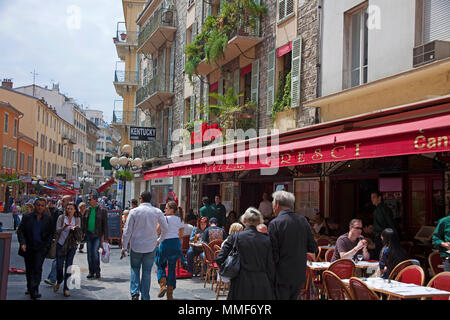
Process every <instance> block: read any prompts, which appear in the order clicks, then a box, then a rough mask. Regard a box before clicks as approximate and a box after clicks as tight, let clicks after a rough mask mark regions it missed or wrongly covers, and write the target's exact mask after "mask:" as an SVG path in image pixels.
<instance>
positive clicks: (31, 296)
mask: <svg viewBox="0 0 450 320" xmlns="http://www.w3.org/2000/svg"><path fill="white" fill-rule="evenodd" d="M41 297H42V295H41V294H40V293H39V292H36V293H34V294H30V298H31V300H38V299H40V298H41Z"/></svg>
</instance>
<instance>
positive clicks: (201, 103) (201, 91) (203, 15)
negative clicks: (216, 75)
mask: <svg viewBox="0 0 450 320" xmlns="http://www.w3.org/2000/svg"><path fill="white" fill-rule="evenodd" d="M201 11H202V13H201V14H202V17H201V21H202V24H201V27H202V30H203V23H204V22H205V18H204V17H205V0H202V10H201ZM198 30H199V28H197V32H198ZM203 81H204V79H203V75H201V76H200V105H201V106H202V105H203V90H204V88H203V86H204V82H203ZM194 108H195V106H194Z"/></svg>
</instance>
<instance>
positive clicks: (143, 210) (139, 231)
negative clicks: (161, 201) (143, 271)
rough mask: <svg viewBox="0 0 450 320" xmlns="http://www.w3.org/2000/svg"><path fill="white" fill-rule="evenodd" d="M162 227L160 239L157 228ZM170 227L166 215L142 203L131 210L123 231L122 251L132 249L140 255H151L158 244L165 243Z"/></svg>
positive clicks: (148, 204)
mask: <svg viewBox="0 0 450 320" xmlns="http://www.w3.org/2000/svg"><path fill="white" fill-rule="evenodd" d="M158 224H160V225H161V235H160V236H159V238H158V233H157V232H156V228H157V226H158ZM167 232H168V226H167V222H166V219H165V217H164V214H163V213H162V211H161V210H159V209H158V208H155V207H154V206H152V205H151V204H150V203H141V205H140V206H139V207H137V208H134V209H131V210H130V213H129V215H128V219H127V222H126V223H125V227H124V229H123V235H122V249H125V250H126V249H128V243H130V249H132V250H133V251H134V252H138V253H149V252H152V251H154V250H155V248H156V242H159V243H161V242H163V241H164V239H165V238H166V236H167Z"/></svg>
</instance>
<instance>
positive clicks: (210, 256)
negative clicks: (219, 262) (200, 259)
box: [202, 243, 215, 264]
mask: <svg viewBox="0 0 450 320" xmlns="http://www.w3.org/2000/svg"><path fill="white" fill-rule="evenodd" d="M202 248H203V253H204V254H205V260H206V263H208V264H212V263H214V258H215V254H214V251H213V250H212V249H211V248H210V246H208V245H207V244H206V243H202Z"/></svg>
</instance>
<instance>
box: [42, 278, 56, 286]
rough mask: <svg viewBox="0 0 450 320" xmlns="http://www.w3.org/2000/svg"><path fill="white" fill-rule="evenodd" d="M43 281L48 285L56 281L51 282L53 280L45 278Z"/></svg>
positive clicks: (52, 284)
mask: <svg viewBox="0 0 450 320" xmlns="http://www.w3.org/2000/svg"><path fill="white" fill-rule="evenodd" d="M44 282H45V283H46V284H48V285H51V286H52V287H53V286H54V285H55V284H56V282H53V281H52V280H50V279H45V280H44Z"/></svg>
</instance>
